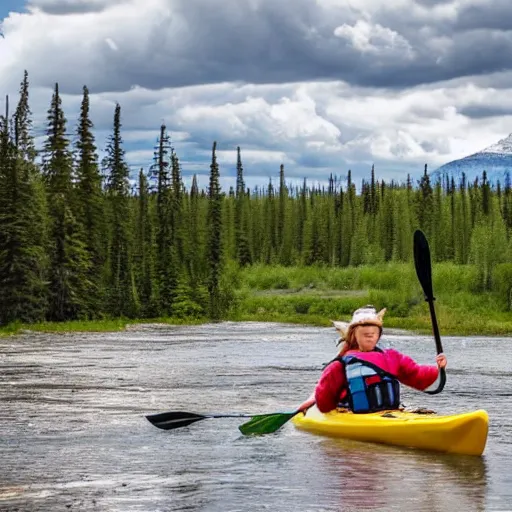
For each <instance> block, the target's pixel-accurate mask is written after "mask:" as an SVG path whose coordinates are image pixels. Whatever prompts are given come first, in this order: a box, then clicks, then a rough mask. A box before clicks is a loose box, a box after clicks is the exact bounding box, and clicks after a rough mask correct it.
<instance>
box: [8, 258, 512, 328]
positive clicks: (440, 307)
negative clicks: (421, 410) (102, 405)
mask: <svg viewBox="0 0 512 512" xmlns="http://www.w3.org/2000/svg"><path fill="white" fill-rule="evenodd" d="M508 270H510V269H508V268H506V267H505V266H503V267H500V266H498V267H497V268H496V269H495V271H494V273H493V276H492V277H493V282H494V283H495V285H494V286H493V288H492V290H491V291H486V292H481V291H479V290H478V282H479V279H478V275H479V272H478V269H477V267H475V266H472V265H455V264H453V263H440V264H436V265H434V267H433V286H434V295H435V297H436V303H435V304H436V313H437V317H438V322H439V327H440V331H441V334H442V335H443V334H445V335H449V334H451V335H497V336H512V312H511V311H510V309H509V308H510V302H509V301H510V300H511V297H510V289H509V288H510V282H509V281H507V279H509V276H508V274H507V272H508ZM230 280H231V284H232V286H233V287H234V288H235V289H236V301H235V303H234V305H233V307H232V309H231V312H230V314H229V317H228V318H229V320H235V321H267V322H268V321H272V322H291V323H300V324H310V325H319V326H329V325H330V320H331V319H332V320H349V319H350V316H351V313H352V312H353V311H354V309H356V308H358V307H360V306H363V305H365V304H373V305H374V306H375V307H377V308H382V307H386V308H387V313H386V317H385V325H386V327H389V328H400V329H407V330H411V331H415V332H421V333H429V332H431V330H432V326H431V323H430V314H429V309H428V305H427V303H426V302H425V301H424V298H423V293H422V291H421V287H420V285H419V282H418V279H417V277H416V273H415V270H414V265H413V263H388V264H382V265H373V266H359V267H355V268H354V267H349V268H332V267H331V268H327V267H318V266H308V267H282V266H266V265H255V266H251V267H247V268H245V269H243V270H241V271H235V270H234V271H233V272H232V273H231V277H230ZM504 282H505V283H506V282H509V285H508V286H505V285H504V284H503V283H504ZM206 321H208V320H206V319H204V318H156V319H151V320H148V319H144V320H140V321H139V320H134V319H130V320H128V319H117V320H109V319H105V320H97V321H88V322H85V321H81V322H79V321H76V322H63V323H40V324H32V325H25V324H11V325H9V326H7V327H4V328H2V330H1V331H0V332H1V333H2V334H4V335H5V334H14V333H19V332H23V331H24V330H31V331H46V332H69V331H89V332H94V331H117V330H123V329H125V328H126V326H127V325H128V324H136V323H148V322H164V323H170V324H197V323H201V322H206Z"/></svg>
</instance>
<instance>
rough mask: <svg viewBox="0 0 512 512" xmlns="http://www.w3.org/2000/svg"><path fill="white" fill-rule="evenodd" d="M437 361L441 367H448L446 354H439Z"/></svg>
mask: <svg viewBox="0 0 512 512" xmlns="http://www.w3.org/2000/svg"><path fill="white" fill-rule="evenodd" d="M436 363H437V366H439V368H446V364H447V363H448V361H447V360H446V356H445V355H444V354H437V356H436Z"/></svg>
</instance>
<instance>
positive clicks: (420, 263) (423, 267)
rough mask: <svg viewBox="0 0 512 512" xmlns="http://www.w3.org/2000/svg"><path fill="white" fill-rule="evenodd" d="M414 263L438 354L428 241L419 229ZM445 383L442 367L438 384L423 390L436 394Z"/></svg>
mask: <svg viewBox="0 0 512 512" xmlns="http://www.w3.org/2000/svg"><path fill="white" fill-rule="evenodd" d="M414 265H415V267H416V275H417V276H418V279H419V281H420V284H421V287H422V288H423V293H424V294H425V300H426V301H427V302H428V305H429V308H430V318H431V320H432V329H433V331H434V338H435V341H436V350H437V353H438V354H441V353H442V352H443V346H442V345H441V336H439V327H438V326H437V319H436V311H435V309H434V301H435V300H436V299H435V297H434V292H433V290H432V265H431V263H430V249H429V247H428V241H427V239H426V237H425V235H424V234H423V232H422V231H420V230H419V229H418V230H416V231H415V232H414ZM445 383H446V371H445V369H444V368H441V369H440V370H439V385H438V386H437V388H436V389H433V390H431V391H425V393H428V394H429V395H436V394H437V393H440V392H441V391H442V390H443V388H444V385H445Z"/></svg>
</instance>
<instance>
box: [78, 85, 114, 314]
mask: <svg viewBox="0 0 512 512" xmlns="http://www.w3.org/2000/svg"><path fill="white" fill-rule="evenodd" d="M92 130H93V123H92V121H91V119H90V102H89V90H88V89H87V87H86V86H84V87H83V97H82V104H81V107H80V117H79V120H78V126H77V130H76V134H77V139H76V142H75V169H76V171H75V172H76V197H77V218H78V220H79V222H80V224H81V233H82V234H83V242H84V244H85V249H86V251H87V255H88V259H89V262H90V267H89V272H88V280H89V281H90V284H91V286H90V293H89V296H88V302H89V309H90V311H91V314H92V315H93V316H97V315H99V314H100V313H101V310H102V306H103V302H104V296H103V292H104V290H103V287H102V278H103V275H104V265H105V255H106V251H107V244H106V243H105V238H106V226H105V222H104V218H105V205H104V198H103V191H102V182H101V181H102V180H101V174H100V169H99V165H98V155H97V150H96V145H95V140H94V135H93V132H92Z"/></svg>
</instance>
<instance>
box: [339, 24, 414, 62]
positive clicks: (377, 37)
mask: <svg viewBox="0 0 512 512" xmlns="http://www.w3.org/2000/svg"><path fill="white" fill-rule="evenodd" d="M334 35H335V36H337V37H339V38H341V39H345V40H346V41H348V42H349V43H350V44H351V45H352V46H353V47H354V48H355V49H356V50H358V51H360V52H361V53H366V52H369V53H376V54H379V55H381V56H385V55H389V56H393V57H400V56H401V57H407V58H412V57H413V49H412V47H411V45H410V44H409V42H408V41H407V39H405V37H403V36H401V35H400V34H399V33H398V32H395V31H394V30H391V29H389V28H386V27H383V26H382V25H379V24H378V23H377V24H371V23H369V22H367V21H365V20H358V21H357V22H356V24H355V25H354V26H351V25H348V24H346V23H344V24H343V25H341V26H339V27H336V28H335V29H334Z"/></svg>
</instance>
